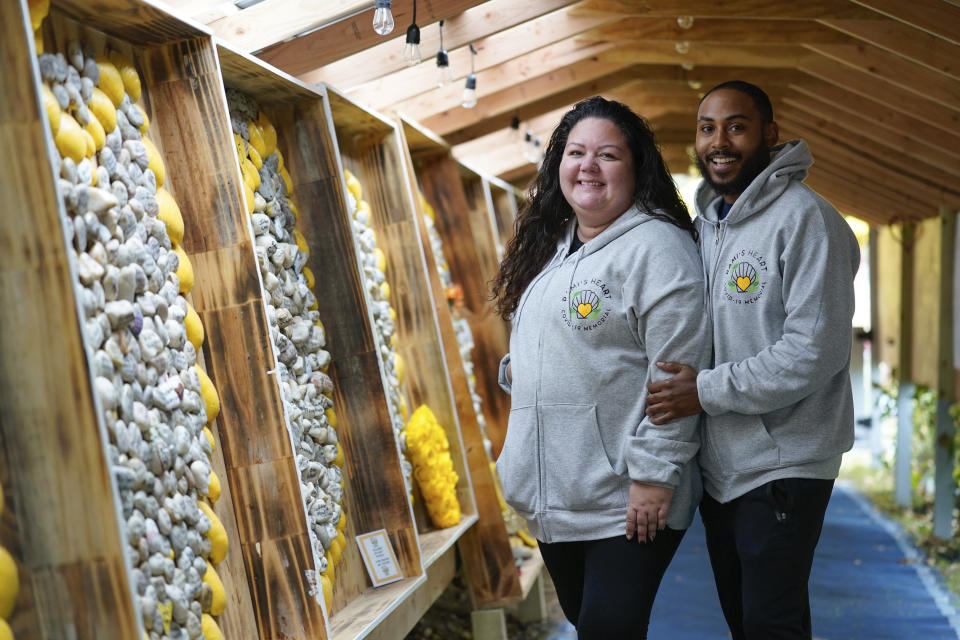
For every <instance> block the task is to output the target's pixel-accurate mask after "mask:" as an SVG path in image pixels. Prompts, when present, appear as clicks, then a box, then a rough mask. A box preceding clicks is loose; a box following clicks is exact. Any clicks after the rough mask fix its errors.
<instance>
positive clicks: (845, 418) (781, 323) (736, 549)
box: [647, 81, 860, 640]
mask: <svg viewBox="0 0 960 640" xmlns="http://www.w3.org/2000/svg"><path fill="white" fill-rule="evenodd" d="M778 137H779V128H778V126H777V123H776V122H775V121H774V119H773V108H772V107H771V105H770V99H769V98H768V97H767V95H766V94H765V93H764V92H763V91H762V90H761V89H760V88H758V87H756V86H754V85H752V84H749V83H746V82H740V81H731V82H725V83H723V84H720V85H718V86H716V87H714V88H713V89H711V90H710V91H709V92H707V94H706V95H705V96H704V97H703V99H702V100H701V102H700V108H699V110H698V113H697V136H696V153H697V165H698V167H699V168H700V172H701V173H702V174H703V178H704V181H703V183H702V184H701V185H700V187H699V188H698V190H697V194H696V208H697V213H698V217H697V221H696V222H697V229H698V231H699V233H700V239H699V243H700V249H701V257H702V259H703V263H704V268H705V273H706V276H707V291H708V295H707V300H708V302H707V307H708V312H709V314H710V317H711V320H712V323H713V333H714V337H713V345H714V365H713V368H712V369H706V370H703V371H700V372H696V371H694V370H693V369H691V368H690V367H689V366H686V365H681V364H679V363H662V364H661V365H660V366H661V368H662V369H664V370H666V371H669V372H671V373H674V374H675V376H674V377H672V378H669V379H667V380H664V381H660V382H655V383H653V384H650V385H649V391H650V395H649V396H648V398H647V413H648V414H649V415H651V416H656V417H655V418H654V419H653V422H654V423H656V424H662V423H664V422H667V421H669V420H673V419H675V418H679V417H682V416H687V415H691V414H693V413H697V412H700V411H701V410H702V411H704V412H705V413H706V416H705V423H704V432H703V444H702V447H701V450H700V465H701V467H702V469H703V476H704V489H705V494H704V498H703V502H702V503H701V505H700V513H701V516H702V519H703V522H704V525H705V527H706V531H707V547H708V551H709V553H710V561H711V564H712V565H713V573H714V578H715V580H716V584H717V591H718V593H719V596H720V603H721V606H722V608H723V613H724V616H725V617H726V620H727V624H728V625H729V627H730V630H731V632H732V635H733V638H735V639H739V640H771V639H774V638H778V639H779V638H783V639H787V638H789V639H794V638H797V639H800V638H804V639H809V638H810V637H811V625H810V603H809V597H808V593H807V583H808V580H809V576H810V566H811V564H812V562H813V553H814V549H815V548H816V545H817V541H818V540H819V538H820V530H821V528H822V526H823V515H824V512H825V510H826V507H827V502H828V501H829V499H830V493H831V491H832V490H833V481H834V480H835V479H836V477H837V474H838V472H839V469H840V458H841V454H842V453H843V452H844V451H847V450H849V448H850V447H851V446H852V444H853V400H852V395H851V389H850V378H849V365H850V335H851V331H850V323H851V318H852V316H853V307H854V295H853V277H854V275H855V274H856V271H857V267H858V265H859V261H860V251H859V248H858V246H857V241H856V239H855V238H854V235H853V233H852V231H851V230H850V228H849V227H848V225H847V224H846V223H845V222H844V220H843V218H842V217H841V216H840V215H839V214H838V213H837V211H836V209H834V208H833V206H831V205H830V203H828V202H827V201H826V200H824V199H823V198H821V197H820V196H819V195H817V194H816V193H814V192H813V191H812V190H810V189H809V188H808V187H806V186H805V185H804V184H803V183H802V182H801V181H802V180H803V179H804V178H805V177H806V175H807V169H808V168H809V167H810V165H811V164H812V162H813V159H812V158H811V156H810V152H809V150H808V148H807V145H806V143H805V142H804V141H802V140H793V141H790V142H787V143H785V144H781V145H778V146H774V145H776V144H777V140H778Z"/></svg>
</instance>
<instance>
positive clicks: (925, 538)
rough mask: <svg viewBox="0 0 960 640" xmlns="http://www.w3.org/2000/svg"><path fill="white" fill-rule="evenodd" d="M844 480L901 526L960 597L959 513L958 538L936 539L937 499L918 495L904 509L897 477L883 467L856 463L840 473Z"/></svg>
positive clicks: (954, 521) (852, 462) (955, 523)
mask: <svg viewBox="0 0 960 640" xmlns="http://www.w3.org/2000/svg"><path fill="white" fill-rule="evenodd" d="M840 477H841V478H843V479H845V480H847V481H849V482H851V483H853V485H854V486H856V487H857V488H858V489H859V490H860V491H861V492H862V493H863V494H864V495H866V496H867V497H868V498H870V500H871V501H873V503H874V504H875V505H876V506H877V508H879V509H880V510H881V511H882V512H883V513H885V514H886V515H887V516H889V517H890V518H891V519H893V520H894V521H896V522H898V523H899V524H900V526H901V527H903V530H904V531H905V532H906V533H907V535H909V536H910V538H911V540H912V541H913V544H914V546H916V547H917V549H918V550H919V551H920V552H921V553H922V554H923V555H924V562H926V563H927V565H928V566H930V567H935V568H936V569H937V570H939V571H940V573H941V574H942V575H943V577H944V580H945V581H946V584H947V588H949V589H950V591H952V592H953V593H954V594H956V595H957V596H960V535H957V534H956V532H957V511H956V509H955V510H954V519H953V530H954V532H955V535H954V536H953V537H952V538H950V539H947V540H944V539H941V538H937V537H935V536H934V535H933V497H932V496H929V497H926V496H921V495H917V493H916V492H914V499H913V505H911V507H909V508H907V507H901V506H900V505H898V504H897V503H896V500H894V497H893V473H892V471H891V470H890V469H888V468H886V467H885V466H882V465H870V464H869V461H864V460H861V459H854V460H852V461H850V462H849V463H848V461H846V460H845V461H844V466H843V468H842V469H841V471H840Z"/></svg>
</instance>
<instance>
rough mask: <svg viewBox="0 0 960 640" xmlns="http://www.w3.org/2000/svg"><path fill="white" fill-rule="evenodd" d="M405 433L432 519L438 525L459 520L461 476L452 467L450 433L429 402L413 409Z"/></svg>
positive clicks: (448, 525)
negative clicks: (459, 482)
mask: <svg viewBox="0 0 960 640" xmlns="http://www.w3.org/2000/svg"><path fill="white" fill-rule="evenodd" d="M406 434H407V452H408V454H409V455H410V459H411V461H412V462H413V469H414V477H415V478H416V480H417V483H418V484H419V485H420V492H421V493H422V494H423V499H424V501H425V502H426V505H427V513H429V514H430V519H431V520H432V521H433V523H434V524H435V525H436V526H438V527H450V526H453V525H455V524H457V523H458V522H459V521H460V504H459V503H458V502H457V480H458V477H457V474H456V473H455V472H454V471H453V459H452V458H451V457H450V443H449V442H448V441H447V434H446V433H445V432H444V430H443V427H441V426H440V425H439V424H438V423H437V418H436V416H434V414H433V412H432V411H431V410H430V408H429V407H427V406H426V405H421V406H420V407H419V408H417V410H416V411H414V412H413V415H412V416H411V417H410V420H409V422H408V423H407V427H406Z"/></svg>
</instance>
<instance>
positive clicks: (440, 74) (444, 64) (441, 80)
mask: <svg viewBox="0 0 960 640" xmlns="http://www.w3.org/2000/svg"><path fill="white" fill-rule="evenodd" d="M451 82H453V71H451V70H450V57H449V56H448V55H447V52H446V51H444V50H443V49H440V51H437V86H438V87H445V86H447V85H448V84H450V83H451Z"/></svg>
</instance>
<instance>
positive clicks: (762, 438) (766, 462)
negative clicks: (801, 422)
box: [704, 413, 780, 473]
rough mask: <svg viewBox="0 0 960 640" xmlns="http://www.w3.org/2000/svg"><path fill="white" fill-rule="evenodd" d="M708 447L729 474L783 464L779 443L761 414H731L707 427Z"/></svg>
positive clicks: (717, 417)
mask: <svg viewBox="0 0 960 640" xmlns="http://www.w3.org/2000/svg"><path fill="white" fill-rule="evenodd" d="M704 433H705V434H706V440H707V443H708V447H709V449H710V451H711V453H712V454H713V456H714V458H715V460H716V461H717V463H718V464H719V465H720V469H721V470H722V471H723V472H725V473H742V472H745V471H759V470H763V469H773V468H774V467H778V466H779V465H780V447H779V446H777V442H776V440H774V439H773V438H772V437H771V436H770V433H769V432H768V431H767V427H766V425H764V423H763V420H762V419H761V418H760V416H754V415H744V414H739V413H728V414H725V415H722V416H716V417H713V418H710V419H708V420H707V422H706V426H705V427H704Z"/></svg>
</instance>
